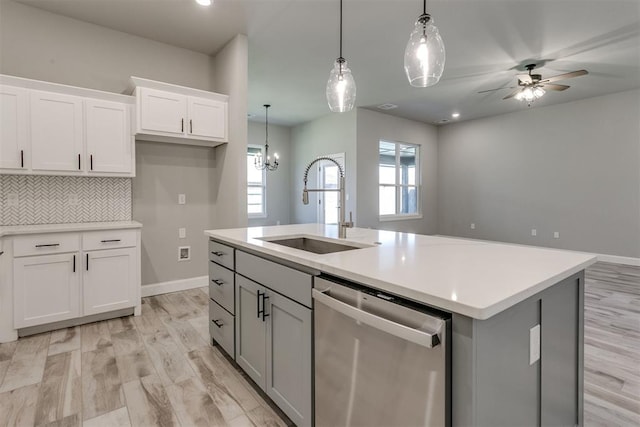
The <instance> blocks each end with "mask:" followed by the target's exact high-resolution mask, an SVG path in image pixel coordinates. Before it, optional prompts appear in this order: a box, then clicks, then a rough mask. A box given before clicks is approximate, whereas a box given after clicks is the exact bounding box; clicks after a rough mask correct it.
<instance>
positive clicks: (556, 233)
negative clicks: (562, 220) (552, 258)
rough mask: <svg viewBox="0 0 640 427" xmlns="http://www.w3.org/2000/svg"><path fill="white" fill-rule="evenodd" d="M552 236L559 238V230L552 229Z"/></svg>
mask: <svg viewBox="0 0 640 427" xmlns="http://www.w3.org/2000/svg"><path fill="white" fill-rule="evenodd" d="M553 238H554V239H559V238H560V232H559V231H554V232H553Z"/></svg>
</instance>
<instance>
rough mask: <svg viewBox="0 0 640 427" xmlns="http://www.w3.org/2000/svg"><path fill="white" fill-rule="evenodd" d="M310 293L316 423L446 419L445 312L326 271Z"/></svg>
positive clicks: (437, 422) (396, 424)
mask: <svg viewBox="0 0 640 427" xmlns="http://www.w3.org/2000/svg"><path fill="white" fill-rule="evenodd" d="M313 299H314V302H315V306H314V322H315V425H316V427H338V426H353V427H356V426H361V427H365V426H366V427H373V426H380V427H401V426H406V427H409V426H410V427H417V426H429V427H434V426H449V425H451V416H450V384H451V374H450V366H451V363H450V350H449V348H450V345H449V342H448V338H449V335H450V333H451V317H450V316H449V315H447V314H446V313H442V312H439V311H435V310H429V309H428V308H425V307H423V306H418V305H417V304H414V303H411V302H409V301H406V300H403V299H401V298H398V297H395V296H390V295H388V294H385V293H382V292H378V291H375V290H373V289H370V288H367V287H363V286H359V285H356V284H351V283H345V282H342V281H340V280H339V279H335V278H332V277H319V278H316V281H315V289H313Z"/></svg>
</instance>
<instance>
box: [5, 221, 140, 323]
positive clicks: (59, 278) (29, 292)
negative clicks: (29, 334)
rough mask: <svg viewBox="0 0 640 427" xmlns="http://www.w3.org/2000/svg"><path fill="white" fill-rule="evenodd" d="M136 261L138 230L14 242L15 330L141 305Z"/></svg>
mask: <svg viewBox="0 0 640 427" xmlns="http://www.w3.org/2000/svg"><path fill="white" fill-rule="evenodd" d="M103 248H104V249H103ZM139 258H140V252H139V231H138V230H105V231H91V232H84V233H49V234H41V235H28V236H18V237H15V238H13V318H14V328H15V329H20V328H27V327H31V326H38V325H44V324H47V323H53V322H58V321H62V320H68V319H74V318H79V317H82V316H88V315H93V314H98V313H105V312H110V311H115V310H119V309H123V308H134V307H136V308H137V307H139V305H140V261H139Z"/></svg>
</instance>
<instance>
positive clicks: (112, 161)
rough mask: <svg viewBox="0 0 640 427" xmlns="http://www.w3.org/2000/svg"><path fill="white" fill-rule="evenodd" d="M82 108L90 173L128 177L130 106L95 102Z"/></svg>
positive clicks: (130, 142) (130, 137)
mask: <svg viewBox="0 0 640 427" xmlns="http://www.w3.org/2000/svg"><path fill="white" fill-rule="evenodd" d="M84 106H85V117H86V132H87V134H86V141H87V156H88V170H89V172H115V173H131V151H132V149H133V138H132V135H131V127H130V123H129V106H128V105H127V104H122V103H118V102H109V101H100V100H96V99H87V100H85V103H84Z"/></svg>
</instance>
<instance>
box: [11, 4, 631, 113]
mask: <svg viewBox="0 0 640 427" xmlns="http://www.w3.org/2000/svg"><path fill="white" fill-rule="evenodd" d="M17 1H20V2H21V3H24V4H28V5H31V6H35V7H39V8H42V9H45V10H48V11H51V12H54V13H58V14H62V15H66V16H69V17H72V18H76V19H80V20H83V21H87V22H91V23H94V24H98V25H102V26H105V27H109V28H113V29H116V30H119V31H124V32H127V33H130V34H135V35H138V36H142V37H146V38H150V39H154V40H158V41H161V42H164V43H168V44H172V45H175V46H180V47H184V48H187V49H192V50H195V51H198V52H202V53H206V54H212V53H215V52H216V51H218V49H220V48H221V47H222V46H223V45H224V44H225V43H226V42H227V41H229V40H230V39H231V38H232V37H233V36H234V35H235V34H237V33H245V34H247V35H248V37H249V100H248V108H249V112H250V113H252V114H255V119H256V120H264V119H263V117H264V109H263V107H262V104H265V103H270V104H271V105H272V107H271V109H270V110H269V118H270V121H272V122H274V123H280V124H285V125H294V124H298V123H302V122H305V121H308V120H311V119H314V118H317V117H320V116H323V115H326V114H330V113H329V110H328V107H327V104H326V100H325V94H324V93H325V84H326V80H327V78H328V75H329V70H330V69H331V66H332V63H333V61H334V60H335V58H336V57H337V56H338V34H337V30H338V10H339V6H338V5H339V1H338V0H214V5H213V6H212V7H209V8H204V7H201V6H198V5H197V4H196V3H195V1H194V0H17ZM421 11H422V2H420V1H419V0H344V25H345V28H344V57H345V58H346V59H347V61H348V62H349V66H350V68H351V69H352V71H353V75H354V77H355V80H356V85H357V101H356V105H357V106H360V107H366V108H372V109H376V107H377V106H378V105H380V104H384V103H393V104H396V105H398V108H397V109H394V110H389V111H386V112H387V113H388V114H394V115H398V116H401V117H406V118H410V119H413V120H419V121H423V122H427V123H440V122H441V121H442V120H443V119H445V120H446V119H449V120H452V119H451V113H452V112H454V111H457V112H459V113H460V114H461V116H460V118H459V119H458V120H468V119H472V118H478V117H485V116H491V115H497V114H503V113H507V112H512V111H518V110H522V109H526V108H527V107H526V105H525V104H522V103H520V102H518V101H516V100H513V99H511V100H506V101H503V100H502V97H503V96H505V95H506V94H508V93H509V91H508V90H504V91H496V92H492V93H488V94H478V93H477V92H478V91H481V90H485V89H492V88H497V87H503V86H504V87H507V86H512V85H513V84H514V83H515V82H516V79H515V75H516V74H518V73H519V72H521V71H522V70H523V69H524V65H526V64H529V63H538V64H541V65H542V66H541V68H540V70H537V71H538V72H540V73H542V75H543V77H549V76H553V75H556V74H561V73H564V72H569V71H573V70H579V69H583V68H584V69H587V70H588V71H589V75H586V76H582V77H578V78H575V79H571V80H567V81H562V82H560V83H562V84H569V85H571V88H570V89H568V90H567V91H565V92H548V94H547V95H545V96H544V97H543V98H542V99H541V100H538V101H536V102H535V103H534V105H533V107H531V108H535V107H536V106H542V105H551V104H557V103H562V102H568V101H573V100H577V99H582V98H588V97H592V96H598V95H603V94H607V93H614V92H619V91H623V90H628V89H633V88H640V0H446V1H442V0H438V1H435V0H429V1H427V11H428V12H429V13H430V14H431V16H432V17H433V18H434V20H435V23H436V25H437V26H438V28H439V29H440V34H441V35H442V38H443V40H444V43H445V47H446V51H447V60H446V65H445V70H444V75H443V77H442V79H441V80H440V83H438V84H437V85H435V86H433V87H430V88H424V89H422V88H421V89H418V88H413V87H411V86H409V84H408V82H407V81H406V78H405V76H404V70H403V64H402V61H403V55H404V48H405V44H406V42H407V40H408V37H409V33H410V32H411V29H412V27H413V23H414V21H415V19H416V18H417V17H418V15H419V14H420V13H421ZM452 121H453V120H452Z"/></svg>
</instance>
